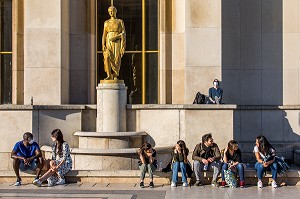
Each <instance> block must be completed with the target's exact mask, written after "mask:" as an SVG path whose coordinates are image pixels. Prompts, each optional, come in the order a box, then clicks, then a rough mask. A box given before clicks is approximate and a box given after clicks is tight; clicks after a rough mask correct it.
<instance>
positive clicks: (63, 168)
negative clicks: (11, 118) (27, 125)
mask: <svg viewBox="0 0 300 199" xmlns="http://www.w3.org/2000/svg"><path fill="white" fill-rule="evenodd" d="M51 139H52V141H53V146H52V159H51V160H49V161H48V163H45V162H46V161H44V159H43V156H42V153H41V150H40V148H39V145H38V144H37V143H36V142H35V141H34V139H33V135H32V134H31V133H29V132H26V133H24V135H23V140H21V141H19V142H17V143H16V144H15V146H14V148H13V150H12V152H11V158H12V159H13V168H14V171H15V174H16V176H17V181H16V182H15V184H14V185H15V186H20V185H21V184H22V179H21V177H20V174H19V170H21V171H23V172H26V171H36V177H35V179H34V181H33V184H34V185H36V186H41V184H42V182H44V181H46V180H47V181H48V186H53V185H62V184H65V178H64V176H65V174H66V173H67V172H68V171H70V170H71V169H72V159H71V155H70V149H69V145H68V143H67V142H66V141H64V138H63V134H62V132H61V130H60V129H55V130H54V131H52V132H51ZM44 165H46V166H47V168H49V169H48V170H47V172H46V173H45V174H44V175H42V176H41V177H40V175H41V171H42V169H43V167H44Z"/></svg>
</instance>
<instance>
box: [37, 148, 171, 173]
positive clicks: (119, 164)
mask: <svg viewBox="0 0 300 199" xmlns="http://www.w3.org/2000/svg"><path fill="white" fill-rule="evenodd" d="M172 148H173V146H170V147H156V148H155V149H156V152H157V154H158V155H157V157H158V159H159V160H163V159H168V160H170V153H171V151H172ZM41 150H42V151H43V153H44V157H45V158H46V159H51V157H52V148H51V147H50V146H42V147H41ZM70 151H71V156H72V160H73V169H76V170H135V169H138V161H139V157H138V155H137V151H138V148H129V149H80V148H70Z"/></svg>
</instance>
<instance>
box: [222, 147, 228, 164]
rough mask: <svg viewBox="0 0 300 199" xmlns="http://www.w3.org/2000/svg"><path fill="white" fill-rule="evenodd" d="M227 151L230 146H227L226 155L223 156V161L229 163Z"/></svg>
mask: <svg viewBox="0 0 300 199" xmlns="http://www.w3.org/2000/svg"><path fill="white" fill-rule="evenodd" d="M227 151H228V148H227V147H226V148H225V150H224V156H223V161H224V162H225V163H228V159H227Z"/></svg>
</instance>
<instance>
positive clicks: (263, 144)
mask: <svg viewBox="0 0 300 199" xmlns="http://www.w3.org/2000/svg"><path fill="white" fill-rule="evenodd" d="M256 139H257V141H258V144H259V146H258V150H259V152H261V153H262V154H264V155H267V154H268V153H269V151H270V149H271V148H272V149H274V148H273V146H272V145H271V144H270V143H269V141H268V140H267V138H266V137H265V136H263V135H260V136H257V137H256Z"/></svg>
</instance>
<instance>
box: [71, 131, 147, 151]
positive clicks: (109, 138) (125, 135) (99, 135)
mask: <svg viewBox="0 0 300 199" xmlns="http://www.w3.org/2000/svg"><path fill="white" fill-rule="evenodd" d="M74 135H75V136H78V137H79V148H89V149H120V148H130V147H138V146H141V145H142V143H143V136H146V135H147V133H146V132H144V131H138V132H82V131H78V132H75V134H74Z"/></svg>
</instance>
